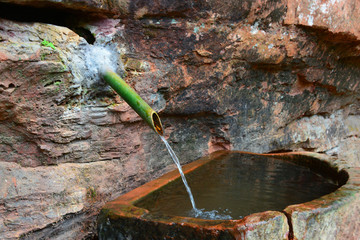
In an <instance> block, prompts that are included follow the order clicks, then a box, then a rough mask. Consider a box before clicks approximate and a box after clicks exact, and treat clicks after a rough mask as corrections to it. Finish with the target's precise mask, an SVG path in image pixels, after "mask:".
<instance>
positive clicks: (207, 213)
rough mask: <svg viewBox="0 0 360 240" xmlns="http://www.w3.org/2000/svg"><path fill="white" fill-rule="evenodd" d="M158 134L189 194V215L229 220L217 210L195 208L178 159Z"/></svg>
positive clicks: (227, 216)
mask: <svg viewBox="0 0 360 240" xmlns="http://www.w3.org/2000/svg"><path fill="white" fill-rule="evenodd" d="M159 136H160V138H161V140H162V141H163V142H164V143H165V146H166V148H167V150H168V151H169V153H170V156H171V158H172V159H173V161H174V163H175V165H176V166H177V168H178V170H179V173H180V175H181V179H182V181H183V183H184V185H185V188H186V191H187V192H188V194H189V197H190V201H191V205H192V208H193V209H192V210H191V212H190V213H189V215H190V216H191V217H195V218H203V219H211V220H230V219H232V217H231V216H229V215H226V214H221V213H219V212H218V211H217V210H212V211H205V210H204V209H198V208H196V205H195V200H194V197H193V195H192V193H191V189H190V187H189V184H188V183H187V181H186V177H185V175H184V172H183V171H182V168H181V165H180V161H179V159H178V158H177V156H176V154H175V152H174V150H172V148H171V146H170V145H169V143H168V142H167V141H166V139H165V138H164V137H163V136H161V135H159Z"/></svg>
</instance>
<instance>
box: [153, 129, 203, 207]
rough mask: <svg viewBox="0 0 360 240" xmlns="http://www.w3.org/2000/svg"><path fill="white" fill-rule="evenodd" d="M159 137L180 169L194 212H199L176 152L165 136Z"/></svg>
mask: <svg viewBox="0 0 360 240" xmlns="http://www.w3.org/2000/svg"><path fill="white" fill-rule="evenodd" d="M159 136H160V138H161V140H162V141H163V142H164V143H165V146H166V148H167V150H168V151H169V153H170V156H171V158H172V159H173V161H174V163H175V165H176V166H177V168H178V170H179V173H180V175H181V179H182V181H183V183H184V185H185V188H186V191H187V192H188V194H189V197H190V201H191V205H192V207H193V210H194V211H198V209H197V208H196V206H195V200H194V197H193V195H192V193H191V189H190V187H189V184H188V183H187V181H186V178H185V175H184V172H183V171H182V168H181V165H180V161H179V159H178V158H177V156H176V154H175V152H174V150H172V148H171V147H170V145H169V143H168V142H167V141H166V139H165V138H164V137H163V136H161V135H159Z"/></svg>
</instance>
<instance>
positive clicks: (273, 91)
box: [0, 0, 360, 237]
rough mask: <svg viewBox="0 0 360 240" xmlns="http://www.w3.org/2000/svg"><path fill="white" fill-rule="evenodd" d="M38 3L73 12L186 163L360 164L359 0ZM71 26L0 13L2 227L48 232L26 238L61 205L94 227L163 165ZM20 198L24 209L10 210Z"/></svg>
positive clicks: (153, 140)
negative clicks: (233, 157)
mask: <svg viewBox="0 0 360 240" xmlns="http://www.w3.org/2000/svg"><path fill="white" fill-rule="evenodd" d="M17 2H18V1H17ZM45 2H46V1H45ZM45 2H44V5H42V6H40V5H36V6H38V7H45V8H43V9H44V11H46V12H48V13H52V12H51V11H52V7H57V8H58V10H59V11H63V10H66V11H68V10H69V9H73V10H74V11H75V16H76V17H75V18H74V14H73V15H72V17H70V15H69V19H71V21H70V22H71V23H70V24H69V23H64V21H61V23H62V24H65V25H66V24H68V25H67V26H68V27H69V28H70V27H71V28H72V29H74V30H76V28H77V27H78V26H79V25H80V26H81V27H82V28H86V29H88V33H89V31H90V32H91V33H92V35H93V37H95V40H96V41H95V44H98V45H101V44H103V45H106V46H107V47H108V48H109V49H111V51H112V52H113V56H115V60H113V62H116V63H117V66H118V72H119V73H120V74H122V75H123V76H124V78H125V80H126V81H127V82H128V83H129V84H130V85H131V86H133V87H134V89H135V90H136V91H137V92H138V93H139V94H140V95H141V96H142V97H143V98H144V99H145V100H146V101H147V102H148V103H149V104H150V105H151V106H152V107H153V108H154V109H155V110H156V111H158V112H159V115H160V117H161V119H162V122H163V124H164V127H165V135H166V138H168V139H169V141H170V144H172V146H173V147H174V150H175V152H177V153H179V154H180V155H181V157H180V160H181V161H182V162H183V163H185V162H190V161H193V160H195V159H197V158H199V157H201V156H203V155H206V154H208V153H209V152H213V151H217V150H222V149H235V150H244V151H254V152H270V151H283V150H302V149H306V150H311V151H315V152H324V153H327V154H330V155H338V156H339V157H340V158H344V159H347V161H348V162H349V164H350V165H351V166H359V164H360V160H359V158H358V154H359V153H358V149H359V146H360V140H359V138H358V136H359V135H360V130H359V129H360V126H359V124H358V123H359V122H360V121H359V119H360V108H359V99H360V96H359V90H360V84H359V80H358V78H359V77H358V76H359V75H360V69H359V66H360V61H359V40H360V39H359V28H358V25H357V23H358V16H360V14H359V6H358V2H357V1H351V0H349V1H341V2H340V1H321V2H319V3H318V2H316V1H312V2H310V1H305V0H304V1H272V0H269V1H216V0H214V1H190V0H189V1H171V0H169V1H142V0H137V1H129V2H125V1H120V2H117V3H115V2H109V3H102V2H91V1H90V2H89V1H87V2H83V3H79V2H77V3H75V2H71V1H67V2H66V3H65V2H60V3H53V2H51V3H50V2H46V3H45ZM22 3H24V4H25V2H22ZM35 3H37V2H32V1H26V4H28V5H31V4H35ZM3 4H5V3H3ZM112 4H114V7H111V6H112ZM5 5H6V4H5ZM5 5H4V6H5ZM50 6H51V8H50ZM1 9H7V8H1ZM79 9H81V11H80V10H79ZM109 9H110V10H109ZM340 10H341V11H340ZM62 13H63V15H64V16H68V15H67V13H68V12H62ZM65 13H66V14H65ZM84 13H85V15H86V16H85V17H84ZM93 13H96V14H95V15H97V16H99V15H101V16H102V17H104V16H108V19H106V18H105V19H104V18H102V19H99V18H98V17H97V18H94V15H93ZM39 14H41V11H40V12H39ZM77 14H78V15H77ZM50 15H51V14H50ZM87 15H89V16H90V15H91V16H93V18H91V20H89V18H87ZM1 16H3V15H1ZM1 16H0V17H1ZM30 16H31V14H30ZM117 16H119V18H118V19H117ZM110 17H111V18H112V19H110ZM74 19H75V20H74ZM309 20H311V21H310V22H309ZM330 20H331V21H330ZM55 22H56V21H55ZM80 22H82V23H81V24H80ZM74 25H76V27H74ZM69 28H67V27H60V26H54V25H50V24H46V23H42V24H40V23H24V22H14V21H10V20H1V22H0V166H1V167H0V171H1V172H0V175H1V177H2V179H5V180H6V181H3V182H2V183H0V184H1V185H0V214H1V215H2V216H5V215H4V214H6V217H4V218H3V219H1V220H0V229H5V230H0V231H2V232H0V236H1V234H2V235H4V234H5V233H6V237H18V236H20V235H21V234H25V233H28V232H31V230H33V229H42V228H45V229H44V230H43V231H38V232H36V233H32V234H33V235H29V236H35V235H36V234H37V235H36V236H39V237H41V236H44V235H46V234H50V233H49V232H52V230H50V228H46V226H47V225H48V224H50V223H57V222H58V225H56V226H57V228H56V229H62V227H63V225H62V224H61V223H60V222H59V221H60V220H62V219H63V218H64V216H68V214H74V215H73V216H74V218H73V220H71V221H72V224H73V226H75V225H76V224H80V223H81V222H83V221H85V220H84V219H87V218H88V219H90V220H89V222H91V221H92V220H93V217H92V216H94V214H95V213H96V211H97V209H99V207H100V206H101V204H102V203H101V201H100V202H99V201H97V200H99V199H101V200H103V201H106V200H109V199H113V198H114V197H115V196H118V195H120V194H121V193H122V192H125V191H129V190H130V189H132V188H134V187H135V186H138V185H140V184H141V183H144V182H146V181H148V180H150V179H153V178H155V176H159V175H160V174H161V173H163V172H164V171H167V170H168V169H170V168H171V167H172V164H171V160H170V158H169V157H168V155H167V152H166V150H165V148H164V147H163V146H162V143H161V142H160V141H159V139H158V137H157V136H156V135H154V134H153V132H152V130H151V129H149V128H148V127H147V126H146V124H145V123H144V122H142V121H141V119H139V118H138V117H137V115H136V114H135V113H134V112H133V111H132V110H131V109H129V108H128V107H127V105H126V104H125V103H124V102H123V101H122V100H121V98H120V97H118V96H116V95H115V94H114V93H113V92H112V91H111V90H110V89H109V88H107V87H106V86H105V85H104V84H103V83H101V81H100V78H99V77H98V76H95V75H96V74H95V75H94V74H93V69H92V68H91V67H89V66H87V65H86V64H84V62H85V58H86V57H85V56H86V53H87V52H89V50H90V49H92V46H91V45H90V44H88V43H87V42H86V41H85V40H84V39H83V38H82V37H80V36H79V35H78V34H77V33H75V32H74V31H72V30H69ZM78 32H79V33H80V31H78ZM44 40H46V41H48V42H51V43H52V44H53V45H54V47H55V49H53V48H52V47H49V46H46V45H44V44H42V42H43V41H44ZM125 72H126V74H125ZM49 165H50V167H49ZM95 167H96V168H98V169H101V170H102V171H103V172H101V173H100V172H98V171H95V170H94V171H90V170H89V169H92V168H95ZM49 169H51V170H49ZM50 173H51V176H53V177H50ZM60 173H61V174H60ZM35 175H36V176H37V177H34V176H35ZM64 175H65V176H66V177H64ZM67 175H68V176H67ZM33 178H34V179H33ZM49 178H51V181H53V182H55V183H56V184H58V186H59V188H53V187H52V185H51V184H50V183H49V184H43V182H48V181H49V180H48V179H49ZM35 179H37V180H35ZM32 181H33V182H34V184H32V185H31V184H30V183H31V182H32ZM4 182H5V183H4ZM15 183H16V184H15ZM61 186H63V187H61ZM72 187H74V188H75V189H77V190H76V191H75V192H77V193H78V194H75V195H72V192H73V191H72V190H71V189H72ZM39 196H40V197H39ZM91 196H96V197H91ZM19 199H27V200H29V201H30V204H29V205H31V206H32V207H31V208H27V207H24V208H22V211H21V212H20V211H18V210H14V208H13V207H12V206H14V204H17V203H18V201H19ZM97 204H98V205H97ZM94 205H96V206H94ZM44 206H48V208H46V209H45V208H44ZM60 206H63V207H60ZM90 206H93V207H92V208H91V209H95V210H89V211H88V210H87V209H90ZM34 212H37V213H40V214H39V215H36V214H33V213H34ZM47 213H54V214H48V215H47ZM55 213H56V214H55ZM28 215H34V216H36V217H34V218H36V219H35V220H29V219H27V218H26V216H28ZM45 219H46V220H45ZM69 221H70V220H69ZM71 221H70V222H71ZM40 223H46V224H40ZM70 225H71V224H69V225H68V226H70ZM87 226H88V225H87ZM74 229H76V230H73V231H68V233H69V234H70V235H71V234H72V235H71V236H76V237H79V236H84V232H88V231H81V230H79V229H81V227H79V228H74ZM54 231H55V232H56V231H57V230H54ZM59 231H60V230H59ZM61 231H62V230H61ZM41 234H44V235H41ZM54 234H55V233H54ZM62 234H63V233H62ZM4 236H5V235H4Z"/></svg>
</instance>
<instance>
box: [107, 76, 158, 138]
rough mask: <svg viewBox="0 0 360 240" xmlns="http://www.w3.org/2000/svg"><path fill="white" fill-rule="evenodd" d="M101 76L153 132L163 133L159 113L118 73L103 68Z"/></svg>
mask: <svg viewBox="0 0 360 240" xmlns="http://www.w3.org/2000/svg"><path fill="white" fill-rule="evenodd" d="M102 77H103V79H104V80H105V81H106V82H107V83H108V84H109V85H110V86H111V87H112V88H113V89H114V90H115V91H116V92H117V93H118V94H119V95H120V96H121V97H122V98H123V99H124V100H125V101H126V102H127V103H128V104H129V105H130V107H132V108H133V109H134V110H135V112H137V114H139V116H140V117H141V118H142V119H144V120H145V122H146V123H147V124H148V125H149V126H150V127H151V128H152V129H153V130H154V131H155V132H157V133H158V134H160V135H161V136H162V135H163V134H164V131H163V127H162V125H161V121H160V118H159V115H158V114H157V113H156V112H155V111H154V110H153V109H152V108H151V107H150V106H149V105H148V104H147V103H146V102H145V101H144V100H143V99H142V98H141V97H140V96H139V95H138V94H137V93H136V92H135V91H134V89H132V88H131V87H130V86H129V85H128V84H127V83H126V82H125V81H124V80H123V79H122V78H121V77H120V76H119V75H117V74H116V73H115V72H113V71H111V70H109V69H103V70H102Z"/></svg>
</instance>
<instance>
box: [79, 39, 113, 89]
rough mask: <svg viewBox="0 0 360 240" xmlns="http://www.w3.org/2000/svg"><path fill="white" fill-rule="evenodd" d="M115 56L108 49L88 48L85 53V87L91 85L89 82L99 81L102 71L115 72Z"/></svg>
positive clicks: (101, 47) (99, 47)
mask: <svg viewBox="0 0 360 240" xmlns="http://www.w3.org/2000/svg"><path fill="white" fill-rule="evenodd" d="M116 58H117V56H116V54H115V53H114V52H113V51H111V50H110V49H109V48H108V47H103V46H89V47H88V49H87V51H86V53H85V65H86V69H88V70H87V73H86V74H87V76H88V79H87V80H88V82H87V85H88V86H87V87H90V85H91V84H92V82H91V81H99V79H100V78H101V72H102V71H103V70H104V69H110V70H111V71H113V72H116V67H117V59H116Z"/></svg>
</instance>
